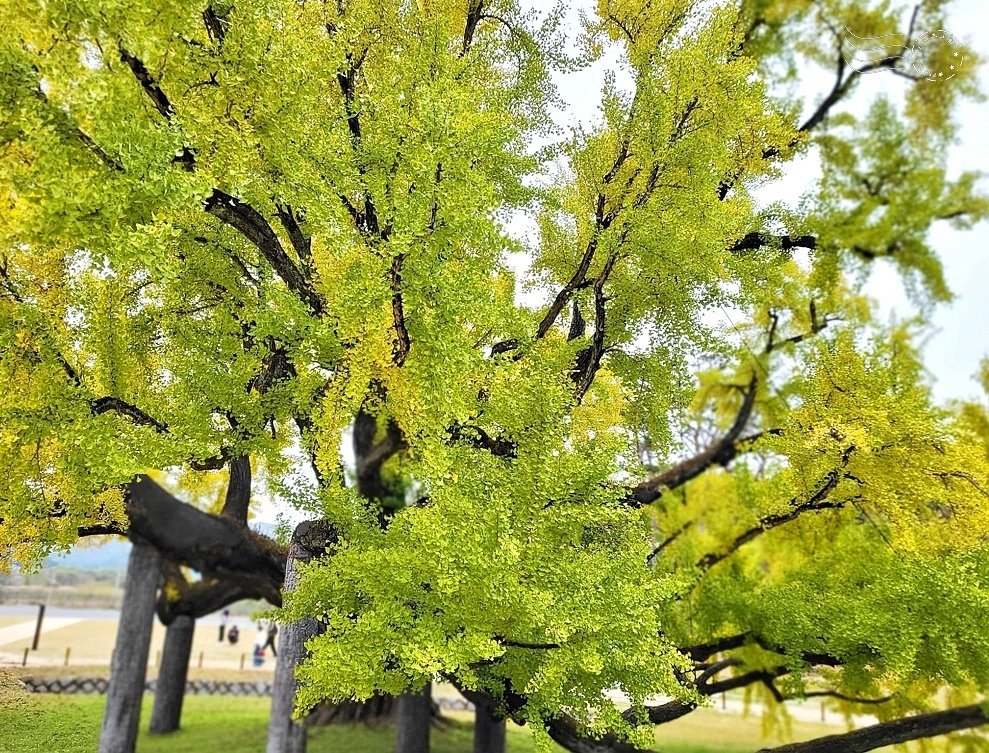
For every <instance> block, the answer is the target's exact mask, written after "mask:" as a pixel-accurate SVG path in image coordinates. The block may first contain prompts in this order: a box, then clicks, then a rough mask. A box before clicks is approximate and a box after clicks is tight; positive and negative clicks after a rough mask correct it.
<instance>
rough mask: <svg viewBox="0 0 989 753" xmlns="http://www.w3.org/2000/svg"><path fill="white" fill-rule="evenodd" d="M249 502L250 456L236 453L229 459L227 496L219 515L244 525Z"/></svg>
mask: <svg viewBox="0 0 989 753" xmlns="http://www.w3.org/2000/svg"><path fill="white" fill-rule="evenodd" d="M250 504H251V458H250V457H249V456H247V455H238V456H237V457H235V458H234V459H233V460H232V461H230V480H229V481H228V482H227V496H226V498H225V499H224V502H223V510H222V511H221V512H220V514H221V515H225V516H227V517H228V518H231V519H232V520H236V521H237V522H238V523H242V524H244V525H246V524H247V510H248V507H250Z"/></svg>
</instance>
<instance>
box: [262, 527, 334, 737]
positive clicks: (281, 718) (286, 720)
mask: <svg viewBox="0 0 989 753" xmlns="http://www.w3.org/2000/svg"><path fill="white" fill-rule="evenodd" d="M335 540H336V535H335V533H334V532H333V530H332V528H331V527H330V525H329V524H328V523H326V522H325V521H318V520H317V521H306V522H304V523H300V524H299V525H298V526H296V529H295V531H294V532H293V533H292V543H291V544H290V546H289V550H288V563H287V564H286V566H285V584H284V586H283V587H282V588H283V592H284V593H288V592H290V591H292V590H293V589H294V588H295V587H296V584H298V582H299V568H298V563H305V562H310V561H311V560H313V559H315V558H317V557H321V556H322V555H323V554H324V553H325V552H326V547H327V546H329V544H330V543H332V542H333V541H335ZM319 631H320V623H319V622H318V621H317V620H316V619H315V618H312V617H306V618H305V619H302V620H300V621H298V622H292V623H287V624H284V625H282V626H281V629H280V630H279V631H278V661H277V663H276V664H275V680H274V684H273V687H272V693H271V717H270V719H269V720H268V746H267V748H266V753H305V751H306V727H305V725H304V724H301V723H300V722H297V721H295V720H293V719H292V710H293V709H294V708H295V694H296V691H297V689H298V681H297V680H296V679H295V668H296V667H297V666H298V665H299V663H300V662H301V661H302V660H303V659H304V658H305V657H306V648H305V643H306V641H307V640H309V639H310V638H311V637H313V636H314V635H316V634H318V633H319Z"/></svg>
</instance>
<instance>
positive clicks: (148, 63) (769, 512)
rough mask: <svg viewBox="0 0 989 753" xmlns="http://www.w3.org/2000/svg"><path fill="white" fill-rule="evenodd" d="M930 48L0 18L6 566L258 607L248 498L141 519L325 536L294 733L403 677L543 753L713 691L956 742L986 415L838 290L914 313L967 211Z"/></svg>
mask: <svg viewBox="0 0 989 753" xmlns="http://www.w3.org/2000/svg"><path fill="white" fill-rule="evenodd" d="M947 5H948V3H947V2H943V1H942V0H925V1H924V2H922V3H920V4H919V5H917V6H916V7H901V6H899V5H897V4H896V3H891V2H875V3H873V2H864V1H862V0H823V1H821V2H811V1H810V0H785V1H784V0H778V1H775V2H768V1H767V0H741V1H740V2H727V1H726V2H713V3H712V2H700V1H699V0H659V1H657V0H600V1H599V2H598V3H597V5H596V7H595V9H594V12H593V13H589V14H587V15H586V17H584V18H583V20H582V24H581V28H580V29H579V30H575V29H572V28H570V27H569V26H568V25H567V24H566V23H564V18H565V13H564V8H563V7H557V8H554V9H549V10H546V9H544V10H529V9H527V8H526V7H525V4H522V3H517V2H514V0H470V1H469V2H466V1H465V0H458V1H457V2H448V1H447V0H436V1H434V0H416V2H414V3H413V2H385V1H384V0H373V1H372V0H337V1H336V2H313V1H312V0H301V1H300V0H292V1H289V0H265V2H255V1H254V0H240V1H239V2H237V3H236V4H231V3H228V2H225V1H222V2H221V0H216V1H215V2H212V3H210V4H204V3H199V4H196V3H186V2H158V3H145V2H140V1H139V0H116V2H105V1H104V0H75V1H74V2H71V3H68V2H61V0H55V1H52V0H48V1H47V2H35V1H33V0H4V2H3V8H4V16H5V21H6V22H5V24H4V26H3V28H2V30H0V176H2V177H0V191H2V195H0V378H2V380H3V383H4V384H5V388H4V392H3V395H2V397H0V416H2V419H0V469H2V470H0V475H2V478H3V481H2V482H0V546H2V547H4V548H5V549H6V550H7V552H8V553H9V560H10V561H21V562H26V563H29V562H31V561H35V560H36V559H37V557H39V556H40V555H42V554H44V553H45V552H47V551H50V550H51V549H53V548H57V547H64V546H67V545H70V544H72V543H73V542H74V541H75V540H76V539H77V538H78V537H79V536H80V535H87V534H95V533H106V532H114V531H116V532H130V533H131V534H132V535H138V536H140V537H142V538H145V539H150V540H152V541H153V542H155V543H156V545H158V546H160V547H163V548H165V549H167V550H168V551H169V552H170V553H171V555H172V556H173V558H174V559H175V560H176V561H178V562H180V563H182V564H187V565H191V566H195V567H199V568H200V569H202V570H204V571H209V570H210V569H211V568H212V569H214V570H216V571H217V572H220V571H222V572H223V573H226V574H227V575H230V574H231V573H232V574H233V575H234V576H235V577H239V578H240V581H239V582H240V583H241V587H243V588H253V589H255V591H257V593H258V595H267V596H268V597H269V598H270V599H271V600H272V601H276V602H277V601H278V598H279V597H278V595H277V586H278V583H279V580H278V573H279V568H280V567H281V566H282V565H283V564H284V555H283V554H280V553H279V551H278V550H277V547H274V546H273V545H271V544H270V543H265V542H263V541H261V540H260V539H259V538H258V537H253V538H252V537H251V536H250V535H249V534H247V533H245V532H243V530H242V528H241V527H238V526H235V525H234V524H233V523H230V520H229V519H230V518H232V517H233V518H238V517H239V518H242V517H243V515H244V514H245V513H246V500H247V497H246V494H247V492H243V493H242V494H241V495H240V496H239V497H237V495H231V496H229V497H228V502H227V506H225V507H224V509H223V510H212V511H206V512H203V511H200V510H197V509H194V508H193V507H192V506H189V505H182V503H179V502H178V501H177V500H175V499H174V498H170V495H168V494H166V493H164V492H161V491H160V490H158V491H153V492H149V491H148V489H149V488H150V487H149V484H148V482H147V481H146V480H139V481H138V482H137V483H135V482H134V480H135V478H137V477H138V476H140V475H141V474H147V473H150V472H156V471H159V472H160V471H165V470H168V471H169V472H172V473H175V472H178V473H181V474H183V478H186V479H194V477H196V476H197V475H201V474H208V473H210V472H211V471H214V472H215V471H218V470H220V469H223V468H225V467H226V466H228V465H230V466H234V467H237V466H238V464H240V465H239V467H240V468H241V471H243V469H244V467H245V465H244V464H245V463H246V470H247V476H246V478H247V479H248V480H247V484H248V485H249V483H250V481H249V479H250V464H251V463H253V464H254V465H255V467H257V468H259V469H263V474H264V478H265V480H266V485H267V487H268V490H269V492H270V493H271V494H272V495H273V496H274V497H275V498H277V499H279V500H281V501H282V502H283V503H284V504H286V505H291V506H295V507H297V508H301V509H303V510H306V511H307V512H308V513H309V514H310V515H311V516H312V517H315V518H319V519H323V520H326V521H327V522H328V523H329V524H330V525H331V526H332V529H333V531H334V535H333V536H332V537H330V538H329V539H328V540H327V542H326V543H327V544H328V553H327V556H326V557H323V558H321V559H319V560H317V561H315V562H314V563H312V564H311V565H309V566H308V567H306V568H305V569H304V572H303V573H302V577H301V581H300V584H299V586H298V589H297V590H296V591H295V592H294V594H293V595H292V598H291V599H289V600H288V603H287V604H286V607H285V608H286V612H285V614H286V616H287V617H301V616H304V615H309V616H313V615H314V616H317V617H318V618H319V620H320V621H321V623H322V625H323V628H324V630H323V633H322V634H321V635H320V636H319V637H317V638H315V639H314V640H312V641H311V642H310V644H309V648H310V651H311V656H310V658H309V660H308V661H307V662H305V663H304V664H303V665H301V666H300V668H299V675H300V677H301V678H302V680H303V689H302V691H301V693H300V697H299V703H300V705H301V706H307V705H310V704H313V703H315V702H317V701H319V700H320V699H323V698H334V699H339V698H349V697H356V698H366V697H369V696H370V695H372V694H374V693H380V692H387V693H399V692H402V691H404V690H407V689H409V688H410V687H421V686H422V685H423V684H424V683H425V682H427V681H428V680H429V679H430V678H432V677H435V676H443V677H446V678H447V679H450V680H451V681H453V682H454V683H456V684H457V685H458V686H459V687H461V688H462V689H463V690H464V692H465V693H467V694H468V695H469V696H470V695H472V694H484V695H486V696H488V697H489V698H491V699H493V700H492V702H493V703H494V704H495V705H496V706H497V708H498V709H499V710H500V712H501V713H503V714H507V715H509V716H511V717H512V718H514V719H516V720H518V721H520V722H528V723H530V725H531V726H532V727H533V729H534V730H536V734H537V736H540V739H545V737H546V735H547V734H548V735H549V736H551V737H553V738H554V739H556V740H558V741H560V742H562V743H563V744H564V745H567V747H571V749H573V750H598V749H601V750H629V749H633V748H635V747H638V748H643V747H650V746H651V745H652V744H653V725H655V724H659V723H662V722H664V721H669V720H671V719H673V718H677V717H678V716H682V715H684V714H687V713H689V712H690V711H691V710H693V709H694V708H695V707H696V706H697V705H698V704H701V703H703V701H704V699H705V697H707V696H710V695H712V694H715V693H718V692H722V691H724V690H727V689H733V688H740V687H746V688H751V689H753V692H755V693H757V694H759V693H761V694H764V696H765V698H766V700H767V702H768V703H769V704H770V706H771V707H773V703H774V702H782V701H784V700H785V699H788V698H791V697H807V696H812V695H822V694H823V695H826V696H828V697H829V698H832V699H833V700H834V701H835V702H836V703H838V704H839V705H841V706H842V707H843V708H846V709H860V708H862V707H861V706H860V705H857V704H861V703H868V704H869V705H868V706H867V708H868V709H869V711H870V712H874V713H875V714H876V715H877V716H878V717H879V719H880V720H881V723H880V725H879V727H878V728H877V731H876V732H875V736H873V737H869V736H868V735H866V736H860V738H855V739H854V740H852V739H851V738H846V739H845V740H844V742H843V743H842V744H844V745H846V747H844V748H842V749H844V750H868V749H871V748H872V747H877V746H878V745H882V744H886V743H889V742H896V741H899V740H901V739H902V740H906V739H912V738H913V737H918V736H921V735H922V734H934V733H935V732H934V731H935V730H936V731H938V733H939V732H948V731H952V730H955V729H961V728H965V727H970V726H974V725H977V724H981V723H984V722H985V721H986V716H985V714H984V713H983V712H982V710H981V707H979V706H978V705H973V704H977V703H978V702H980V700H981V699H982V698H983V697H984V696H983V695H982V694H983V692H984V691H985V689H986V687H987V686H989V634H987V633H986V631H985V628H984V622H985V614H986V613H987V608H989V591H987V578H989V548H987V546H986V534H987V533H989V519H987V510H989V506H987V496H989V492H987V490H989V460H987V455H986V450H985V441H986V440H985V437H986V436H987V432H986V428H985V413H984V409H981V408H979V407H978V406H972V405H969V406H964V407H963V406H955V407H944V406H939V405H937V404H936V403H935V402H934V400H933V399H932V397H931V394H930V390H929V385H928V383H927V379H926V377H925V374H924V371H923V368H922V364H921V361H920V358H919V355H918V350H917V345H916V342H917V326H916V325H915V324H914V323H906V324H900V325H882V324H880V323H878V322H876V321H875V320H874V318H873V316H872V308H873V307H872V304H871V303H870V301H869V299H868V297H867V296H866V295H865V293H866V292H867V291H865V290H864V282H865V280H866V274H867V271H868V269H869V266H870V265H871V264H874V263H876V262H877V260H884V262H885V263H891V264H893V265H895V267H896V268H897V269H898V271H899V272H900V273H901V275H902V277H903V279H904V280H905V282H906V284H907V286H908V289H909V290H910V291H911V293H912V295H913V297H914V300H915V301H916V302H917V304H918V305H920V306H922V307H928V306H931V305H934V304H936V303H938V302H943V301H946V300H949V299H950V291H949V290H948V288H947V286H946V284H945V281H944V277H943V274H942V268H941V263H940V261H939V258H938V254H937V250H936V249H934V248H933V247H932V246H931V244H930V243H929V241H928V234H929V230H930V228H931V227H932V225H933V224H934V223H937V222H949V223H952V224H954V225H956V226H959V227H970V226H972V225H973V224H974V223H975V222H977V221H979V220H981V219H983V218H984V217H985V216H986V215H987V214H989V199H987V198H986V197H985V196H984V195H983V194H981V193H979V190H978V183H979V176H978V175H977V174H974V173H963V174H960V175H954V174H950V173H949V172H948V170H947V168H946V166H945V163H946V153H947V149H948V147H949V145H950V144H951V141H952V138H953V134H954V131H955V124H954V122H953V120H952V113H953V108H954V106H955V104H956V102H957V101H958V99H959V98H960V97H977V96H979V93H978V91H977V89H976V87H975V71H976V67H975V65H976V62H977V60H976V57H975V55H974V53H972V51H971V50H968V49H966V48H965V47H964V46H962V45H961V44H959V43H958V42H956V41H954V40H953V39H952V38H951V37H950V36H949V35H948V34H946V33H944V32H943V29H944V27H945V26H949V25H948V24H947V21H946V6H947ZM863 39H865V40H872V41H871V42H870V43H869V45H866V46H865V47H864V48H863V47H862V45H861V43H862V40H863ZM855 44H859V47H858V48H857V49H856V48H855V47H854V45H855ZM602 56H612V57H609V58H608V59H617V60H618V61H619V63H618V66H617V68H616V70H615V72H614V74H613V75H611V76H610V77H609V78H608V79H607V82H606V85H605V88H604V91H603V92H602V96H601V103H600V111H599V112H600V115H599V118H598V119H597V121H596V123H595V124H594V125H593V126H590V127H586V128H584V127H578V126H574V127H566V128H564V127H561V126H559V125H558V124H557V123H558V122H559V121H560V117H559V113H558V111H557V109H556V108H558V106H559V105H560V102H559V98H558V96H557V94H556V91H555V88H554V85H553V76H554V74H555V73H557V72H560V71H573V70H579V69H580V68H581V67H582V66H585V65H589V64H590V63H592V62H593V61H595V60H598V59H600V58H601V57H602ZM815 65H817V66H824V67H826V68H828V69H831V70H833V72H834V79H833V85H832V86H831V88H830V89H829V90H828V91H824V92H820V93H819V94H817V95H816V96H815V97H814V99H813V101H812V102H810V103H804V102H803V100H802V98H801V89H800V86H801V82H802V81H803V80H804V76H805V74H806V72H807V70H808V69H810V68H811V67H813V66H815ZM867 74H874V75H867ZM853 93H856V94H863V95H865V101H866V105H865V106H864V107H861V106H858V105H856V106H852V105H850V104H849V98H850V97H851V95H852V94H853ZM857 101H858V102H861V101H863V100H862V99H861V97H860V98H859V100H857ZM808 154H812V155H816V157H817V158H818V159H819V161H820V164H821V176H820V178H819V179H815V180H812V181H808V183H807V185H806V187H805V188H806V191H805V193H804V194H803V195H802V196H801V197H797V198H795V200H794V201H792V202H789V203H778V204H772V205H770V206H768V207H766V206H763V205H762V203H761V202H760V201H759V200H758V191H759V188H760V187H761V186H763V185H765V184H766V183H767V182H769V181H771V180H772V179H774V178H775V177H778V176H779V175H780V174H781V173H782V171H784V170H786V168H787V164H788V163H789V162H791V161H792V160H794V159H796V158H798V157H801V156H804V155H808ZM520 228H521V230H520ZM520 254H521V255H524V257H525V258H526V259H527V265H526V267H525V269H524V270H522V269H520V267H519V265H518V263H517V259H519V258H520ZM523 289H524V290H526V291H528V294H529V295H528V296H526V298H525V300H530V301H535V303H532V304H529V305H523V303H521V302H520V301H521V300H522V299H521V297H520V295H519V292H520V291H521V290H523ZM980 411H981V412H980ZM980 435H981V436H980ZM350 445H352V447H353V458H354V461H353V463H351V462H350V461H349V460H348V457H349V452H345V451H344V450H345V448H346V447H349V446H350ZM189 483H190V484H202V483H203V482H201V481H197V480H193V481H190V482H189ZM155 488H156V489H157V487H155ZM149 500H150V501H149ZM142 505H143V506H142ZM149 505H150V506H149ZM186 508H187V509H186ZM166 510H171V511H173V512H169V513H168V514H165V512H163V511H166ZM176 510H179V511H181V512H175V511H176ZM183 516H184V517H183ZM180 518H181V521H184V522H181V523H180V522H177V521H179V519H180ZM190 532H194V534H195V535H194V536H193V535H192V534H191V533H190ZM193 539H195V541H194V542H193V543H190V542H192V541H193ZM218 541H223V542H225V543H224V545H223V546H222V547H219V548H214V549H211V543H210V542H218ZM259 580H263V581H265V583H267V585H266V586H263V587H262V586H259V585H258V582H259ZM272 583H274V585H273V586H272V585H271V584H272ZM273 591H275V593H274V594H273V593H272V592H273ZM613 691H620V693H622V694H624V695H625V696H627V697H628V699H630V701H631V703H632V706H631V708H630V709H627V710H624V711H623V710H622V708H621V707H620V706H618V705H616V703H615V701H614V700H612V698H613V695H612V692H613ZM657 696H664V697H666V698H668V699H669V700H667V701H666V702H664V703H662V704H660V705H648V703H649V702H650V699H654V698H655V697H657ZM653 703H654V702H653ZM965 704H968V705H965ZM946 705H950V706H952V707H953V709H954V710H951V711H944V710H942V709H944V708H945V706H946ZM912 712H927V713H929V714H931V715H932V716H931V717H930V718H929V719H928V718H925V719H924V724H919V727H921V728H923V729H926V730H927V732H924V731H923V729H922V730H921V732H916V728H918V723H916V722H913V721H911V720H910V719H905V720H900V721H894V720H897V719H898V718H900V717H903V716H904V715H905V714H908V713H912ZM938 714H941V716H938ZM944 715H948V716H944ZM910 730H914V731H913V732H911V731H910ZM895 735H900V736H901V737H900V738H896V737H895ZM891 736H892V737H891ZM592 740H596V741H597V742H591V741H592ZM863 740H864V741H865V742H863ZM856 745H857V746H859V747H855V746H856ZM863 745H867V746H868V747H862V746H863ZM581 746H584V747H581ZM588 746H590V747H588ZM595 746H596V747H595ZM787 749H788V750H790V749H792V750H795V751H804V750H807V751H810V750H818V749H819V750H826V749H828V748H823V747H822V748H802V747H800V746H799V745H797V746H791V748H787Z"/></svg>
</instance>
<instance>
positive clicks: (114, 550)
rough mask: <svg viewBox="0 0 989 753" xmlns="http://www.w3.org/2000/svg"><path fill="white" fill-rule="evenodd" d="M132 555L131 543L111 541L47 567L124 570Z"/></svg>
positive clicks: (271, 528)
mask: <svg viewBox="0 0 989 753" xmlns="http://www.w3.org/2000/svg"><path fill="white" fill-rule="evenodd" d="M251 528H253V529H254V530H255V531H259V532H260V533H263V534H264V535H266V536H271V535H272V534H274V532H275V525H274V524H273V523H251ZM129 555H130V542H129V541H122V540H120V539H111V540H109V541H107V542H106V543H105V544H101V545H100V546H77V547H74V548H73V549H72V551H70V552H67V553H66V554H55V555H52V556H51V557H48V558H47V559H46V560H45V567H75V568H79V569H80V570H124V569H126V567H127V557H128V556H129Z"/></svg>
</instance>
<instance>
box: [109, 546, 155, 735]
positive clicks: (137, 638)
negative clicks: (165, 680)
mask: <svg viewBox="0 0 989 753" xmlns="http://www.w3.org/2000/svg"><path fill="white" fill-rule="evenodd" d="M160 579H161V558H160V557H159V555H158V552H157V550H156V549H155V548H154V547H153V546H151V545H149V544H146V543H143V542H138V541H135V542H134V545H133V547H132V548H131V552H130V557H129V559H128V560H127V577H126V579H125V580H124V598H123V602H122V604H121V609H120V622H119V623H118V625H117V639H116V643H115V646H114V654H113V663H112V666H111V667H110V687H109V689H108V690H107V698H106V711H105V712H104V715H103V730H102V732H101V733H100V747H99V753H134V745H135V743H136V742H137V728H138V724H139V723H140V720H141V699H142V697H143V696H144V679H145V677H146V675H147V670H148V650H149V648H150V646H151V626H152V624H153V623H154V618H155V599H156V596H157V593H156V592H157V590H158V583H159V581H160Z"/></svg>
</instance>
